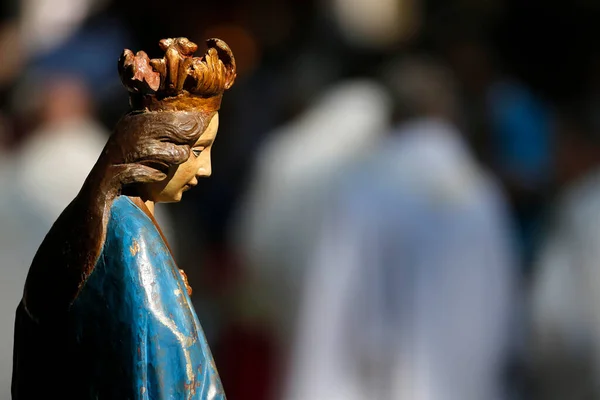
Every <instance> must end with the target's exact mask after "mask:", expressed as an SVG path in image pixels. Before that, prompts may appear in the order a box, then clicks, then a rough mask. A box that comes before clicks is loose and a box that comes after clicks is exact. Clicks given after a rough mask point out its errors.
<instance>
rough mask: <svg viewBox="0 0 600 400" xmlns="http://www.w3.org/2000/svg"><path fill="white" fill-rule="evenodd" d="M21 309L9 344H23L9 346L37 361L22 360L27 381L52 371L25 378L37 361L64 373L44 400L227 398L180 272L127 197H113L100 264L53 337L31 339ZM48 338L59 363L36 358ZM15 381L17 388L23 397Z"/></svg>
mask: <svg viewBox="0 0 600 400" xmlns="http://www.w3.org/2000/svg"><path fill="white" fill-rule="evenodd" d="M20 308H21V310H20V311H19V312H18V316H17V324H18V328H19V329H18V330H20V332H21V335H19V336H18V337H16V340H17V341H23V342H25V343H23V344H20V343H16V344H15V345H16V346H21V345H27V346H29V345H31V344H32V343H35V344H37V346H38V347H39V350H37V352H38V354H40V357H39V358H40V360H32V359H31V358H30V359H29V360H28V361H27V363H28V366H27V372H28V373H33V374H35V375H38V374H46V375H52V374H53V371H52V368H53V367H52V366H51V367H50V369H48V368H46V369H45V371H44V368H43V367H38V371H32V369H31V368H30V365H34V364H39V363H40V361H41V363H47V362H48V361H50V363H51V364H56V363H60V364H62V365H66V367H64V368H65V369H66V370H63V371H62V372H61V374H60V375H59V374H55V375H56V377H55V378H53V379H52V382H54V383H51V384H53V385H55V388H54V389H53V390H51V391H50V392H46V393H47V395H51V394H54V395H58V396H59V397H60V396H61V395H62V396H63V398H65V397H64V396H66V397H68V398H78V399H82V400H84V399H107V400H108V399H111V400H118V399H140V400H142V399H148V400H167V399H169V400H170V399H173V400H204V399H215V400H222V399H225V394H224V392H223V388H222V385H221V382H220V379H219V376H218V373H217V370H216V368H215V364H214V361H213V358H212V355H211V353H210V350H209V347H208V344H207V342H206V338H205V336H204V333H203V331H202V328H201V326H200V322H199V321H198V318H197V316H196V314H195V312H194V309H193V306H192V302H191V300H190V298H189V296H188V294H187V290H186V286H185V283H184V281H183V279H182V276H181V274H180V273H179V269H178V268H177V266H176V264H175V262H174V260H173V258H172V256H171V253H170V251H169V249H168V247H167V245H166V243H165V242H164V240H163V239H162V236H161V234H160V233H159V231H158V230H157V228H156V226H155V225H154V223H153V222H152V220H151V219H150V218H149V217H148V216H147V215H146V214H145V213H144V212H143V211H142V210H141V209H140V208H138V207H137V206H136V205H135V204H134V203H133V202H132V201H131V200H130V199H129V198H128V197H125V196H121V197H118V198H117V199H116V200H115V201H114V203H113V205H112V208H111V213H110V219H109V222H108V225H107V234H106V240H105V243H104V246H103V249H102V252H101V254H100V257H99V258H98V261H97V263H96V266H95V269H94V270H93V272H92V273H91V274H90V276H89V277H88V279H87V281H86V282H85V284H84V285H83V287H82V289H81V291H80V292H79V294H78V296H77V298H76V299H75V301H74V303H73V304H72V306H71V308H70V310H69V313H68V314H69V315H68V316H67V318H66V320H65V321H64V325H62V326H63V327H64V328H61V329H60V331H61V332H60V334H57V333H56V332H55V330H54V331H53V332H52V333H51V334H49V333H48V332H46V333H44V332H43V329H42V330H37V329H36V327H35V323H33V322H32V321H27V320H24V319H26V316H25V315H24V314H25V313H24V312H23V310H22V306H21V307H20ZM48 337H55V338H57V340H58V342H59V343H56V346H57V347H59V351H55V352H54V353H52V354H53V355H52V356H51V357H52V358H54V357H56V358H58V360H44V358H46V357H43V356H42V355H41V354H47V353H48V351H49V350H48V348H49V347H48V346H52V343H47V341H48V339H47V338H48ZM41 343H45V344H44V345H41ZM35 344H34V345H35ZM28 350H29V349H28ZM30 353H31V354H35V352H34V351H31V352H30ZM21 378H23V377H21ZM26 380H27V381H29V379H26ZM57 380H59V381H62V383H56V381H57ZM22 381H23V379H17V382H19V383H18V385H21V386H22V387H21V388H20V389H21V390H20V391H21V393H24V392H26V391H27V388H25V387H24V386H26V384H25V385H24V384H23V383H22ZM32 382H33V381H29V384H31V383H32ZM24 398H29V396H25V397H24Z"/></svg>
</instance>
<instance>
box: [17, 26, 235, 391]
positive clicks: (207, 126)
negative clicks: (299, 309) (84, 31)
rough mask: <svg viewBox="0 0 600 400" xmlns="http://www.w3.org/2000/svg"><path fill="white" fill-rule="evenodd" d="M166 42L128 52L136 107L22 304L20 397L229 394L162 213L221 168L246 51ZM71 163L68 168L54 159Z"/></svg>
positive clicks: (45, 246) (34, 272)
mask: <svg viewBox="0 0 600 400" xmlns="http://www.w3.org/2000/svg"><path fill="white" fill-rule="evenodd" d="M207 45H208V51H207V52H206V54H205V55H204V56H203V57H193V54H194V52H195V51H196V50H197V47H198V46H196V45H195V44H194V43H192V42H190V41H189V40H187V39H185V38H176V39H163V40H161V41H160V47H161V48H162V50H163V51H164V52H165V55H164V57H163V58H161V59H149V57H148V56H147V55H146V53H144V52H143V51H140V52H138V53H137V54H134V53H133V52H131V51H130V50H125V51H124V53H123V55H122V56H121V58H120V59H119V64H118V65H119V74H120V76H121V80H122V82H123V84H124V85H125V87H126V88H127V89H128V91H129V94H130V104H131V111H130V112H129V113H128V114H127V115H125V116H124V117H123V118H122V119H121V120H120V121H119V122H118V124H117V126H116V128H115V130H114V132H113V134H112V135H111V137H110V138H109V140H108V143H107V144H106V146H105V148H104V150H103V152H102V154H101V155H100V157H99V159H98V161H97V163H96V164H95V166H94V168H93V169H92V171H91V172H90V174H89V176H88V177H87V179H86V181H85V183H84V184H83V187H82V188H81V191H80V192H79V194H78V195H77V196H76V197H75V199H74V200H73V201H72V202H71V203H70V204H69V206H68V207H67V208H66V209H65V210H64V211H63V213H62V214H61V215H60V217H59V218H58V219H57V221H56V222H55V223H54V225H53V226H52V228H51V229H50V231H49V232H48V234H47V236H46V237H45V239H44V241H43V242H42V244H41V245H40V247H39V249H38V251H37V253H36V255H35V257H34V259H33V262H32V264H31V267H30V270H29V274H28V276H27V280H26V283H25V290H24V293H23V298H22V300H21V302H20V304H19V306H18V308H17V316H16V325H15V347H14V361H13V382H12V396H13V399H14V400H23V399H27V400H29V399H45V398H58V399H77V400H85V399H107V400H109V399H110V400H119V399H156V400H158V399H165V400H166V399H174V400H175V399H176V400H179V399H181V400H191V399H196V400H200V399H217V400H218V399H225V394H224V391H223V388H222V386H221V382H220V379H219V376H218V374H217V370H216V368H215V364H214V362H213V358H212V356H211V353H210V350H209V347H208V345H207V342H206V338H205V336H204V334H203V332H202V328H201V326H200V323H199V321H198V318H197V316H196V313H195V312H194V309H193V307H192V303H191V301H190V289H189V287H188V285H187V279H186V278H185V274H183V273H182V271H180V270H179V269H178V268H177V265H176V263H175V261H174V260H173V257H172V254H171V252H170V250H169V246H168V244H167V242H166V240H165V238H164V237H163V235H162V233H161V230H160V228H159V227H158V225H157V223H156V221H155V219H154V217H153V213H154V204H155V203H156V202H174V201H179V200H180V199H181V196H182V193H183V192H184V191H185V190H187V189H189V188H191V187H193V186H195V185H196V184H197V182H198V181H197V179H198V178H200V177H207V176H209V175H210V173H211V166H210V152H211V148H212V145H213V142H214V140H215V135H216V133H217V127H218V110H219V106H220V103H221V97H222V94H223V92H224V91H225V90H226V89H229V88H230V87H231V85H232V84H233V81H234V80H235V76H236V68H235V60H234V57H233V54H232V52H231V50H230V49H229V47H228V46H227V45H226V44H225V43H224V42H222V41H221V40H218V39H211V40H208V42H207ZM56 167H57V168H60V166H59V165H57V166H56Z"/></svg>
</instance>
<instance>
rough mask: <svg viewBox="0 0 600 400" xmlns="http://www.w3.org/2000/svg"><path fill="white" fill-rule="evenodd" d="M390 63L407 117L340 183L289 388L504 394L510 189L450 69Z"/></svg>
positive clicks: (384, 397) (322, 392)
mask: <svg viewBox="0 0 600 400" xmlns="http://www.w3.org/2000/svg"><path fill="white" fill-rule="evenodd" d="M391 71H393V72H392V73H391V75H390V76H389V85H388V87H389V88H390V89H391V90H392V91H393V94H394V96H395V104H396V117H397V121H398V124H397V126H396V127H395V128H394V129H393V130H392V131H391V132H390V134H389V135H388V136H387V137H385V138H383V139H382V140H381V141H380V142H379V145H378V146H377V148H376V149H374V150H373V151H370V152H366V154H364V157H363V159H362V160H360V161H358V162H355V163H352V164H348V165H347V166H346V168H345V169H344V173H343V174H341V175H340V176H339V178H338V179H337V182H336V184H335V185H330V186H331V188H330V191H329V196H328V198H329V199H330V201H329V202H328V205H327V207H326V211H325V212H323V213H322V215H323V218H322V224H321V228H320V231H319V232H318V234H317V237H318V240H317V243H316V246H314V247H313V249H312V251H311V254H310V257H306V260H307V264H306V266H305V270H306V272H305V276H304V279H303V282H302V285H301V288H302V293H301V296H302V297H301V299H302V300H301V311H300V317H299V318H298V320H297V321H296V324H295V327H296V329H297V336H296V341H295V343H294V353H293V357H292V358H291V363H290V367H289V374H288V376H287V377H286V378H287V379H286V389H285V391H284V394H283V397H282V398H283V399H284V400H310V399H328V400H359V399H361V400H362V399H378V400H388V399H389V400H392V399H394V400H482V399H486V400H499V399H505V398H507V397H506V396H505V393H504V389H505V388H504V381H503V377H504V367H505V362H506V361H508V355H509V352H510V347H511V341H512V339H513V338H512V337H511V335H512V334H513V333H514V332H511V329H512V328H513V325H512V324H513V311H514V304H513V303H512V302H513V299H514V297H515V294H516V286H515V275H516V273H517V271H518V266H517V264H516V260H515V253H514V249H513V245H512V240H511V237H510V231H509V225H510V224H509V216H508V215H507V211H506V204H505V200H504V196H503V194H502V193H501V191H500V190H499V188H498V186H497V185H496V183H495V182H494V180H493V179H492V178H491V177H490V176H488V175H487V174H486V173H485V172H484V171H483V170H482V169H481V168H480V167H479V166H478V164H477V163H476V162H475V160H474V159H473V158H472V157H471V154H470V152H469V149H468V148H467V147H466V145H465V143H464V141H463V139H462V137H461V133H460V132H459V131H458V130H457V128H456V127H455V126H454V125H453V124H452V122H451V121H452V119H451V116H453V114H454V109H453V107H454V104H455V100H454V88H453V87H452V85H451V83H452V79H451V77H450V76H449V74H448V73H447V72H446V71H445V70H444V69H443V68H441V67H439V66H438V65H437V64H435V63H433V62H432V61H429V60H427V59H408V60H404V61H402V62H401V63H400V64H397V65H394V67H393V68H391ZM288 228H289V229H290V230H293V228H294V227H293V226H290V227H288Z"/></svg>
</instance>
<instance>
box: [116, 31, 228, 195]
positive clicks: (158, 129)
mask: <svg viewBox="0 0 600 400" xmlns="http://www.w3.org/2000/svg"><path fill="white" fill-rule="evenodd" d="M159 45H160V47H161V49H162V50H164V51H165V55H164V57H163V58H160V59H150V58H149V57H148V55H147V54H146V53H145V52H143V51H139V52H137V53H136V54H134V53H133V52H132V51H130V50H125V51H124V52H123V54H122V56H121V57H120V59H119V75H120V76H121V81H122V83H123V85H124V86H125V87H126V88H127V90H128V91H129V100H130V106H131V111H130V112H129V113H128V114H127V115H125V116H124V117H123V118H122V119H121V121H119V123H118V124H117V128H116V129H117V131H121V132H123V133H125V134H124V135H122V136H126V132H135V133H136V134H135V135H132V137H135V138H136V139H135V140H137V141H138V142H139V143H138V144H137V145H136V146H135V148H136V151H135V152H134V153H136V154H131V155H123V159H124V161H126V162H135V163H141V164H143V165H145V166H151V167H153V168H155V169H157V170H159V171H161V172H162V173H164V174H165V176H166V178H165V179H163V180H161V181H159V182H153V183H145V184H141V185H138V189H137V191H138V192H139V193H138V194H139V195H140V196H142V197H144V198H145V199H147V200H152V201H154V202H173V201H179V200H180V199H181V196H182V193H183V192H184V191H185V190H187V189H190V188H191V187H193V186H195V185H196V184H197V182H198V178H201V177H207V176H210V174H211V160H210V152H211V148H212V145H213V143H214V140H215V137H216V134H217V130H218V126H219V115H218V112H219V107H220V105H221V98H222V96H223V92H224V91H225V90H227V89H229V88H230V87H231V86H232V85H233V82H234V80H235V77H236V65H235V59H234V57H233V53H232V52H231V50H230V49H229V47H228V46H227V44H225V42H223V41H221V40H219V39H210V40H208V41H207V47H208V50H207V52H206V54H205V55H204V56H203V57H193V54H194V52H195V51H196V50H197V49H198V46H197V45H196V44H195V43H192V42H190V41H189V40H188V39H186V38H175V39H163V40H161V41H160V43H159ZM144 138H148V140H144ZM157 139H158V140H157Z"/></svg>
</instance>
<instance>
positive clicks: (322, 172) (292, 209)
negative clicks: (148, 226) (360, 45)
mask: <svg viewBox="0 0 600 400" xmlns="http://www.w3.org/2000/svg"><path fill="white" fill-rule="evenodd" d="M322 91H323V92H322V93H321V94H320V95H319V96H318V97H317V98H316V100H314V101H313V102H312V103H309V105H308V107H307V108H306V109H305V110H304V111H303V112H301V113H299V114H298V115H297V116H296V118H295V119H293V120H291V121H290V122H289V123H287V124H285V125H283V126H281V127H279V128H277V129H276V130H275V131H273V132H271V133H270V134H269V135H268V138H269V139H267V141H266V142H265V143H264V145H263V147H261V148H260V150H259V152H258V154H257V155H256V160H257V165H256V166H255V170H254V173H253V175H252V177H251V180H250V183H249V186H248V190H247V192H246V194H245V197H244V199H243V200H242V202H241V204H240V206H239V208H238V210H237V216H236V218H235V220H234V224H233V225H232V231H233V233H232V235H233V243H234V246H235V250H236V251H237V252H239V257H240V259H241V260H243V262H244V268H245V276H246V277H247V280H248V282H249V283H248V285H247V286H246V287H245V289H244V292H245V296H244V297H243V299H245V300H244V301H243V302H244V304H245V307H244V309H243V310H242V311H241V313H242V314H243V315H245V318H246V319H248V318H249V319H250V320H252V322H253V323H262V324H265V325H266V328H267V329H268V330H269V332H270V333H272V334H273V335H274V340H275V349H276V350H275V351H276V356H275V358H276V360H275V361H274V363H275V367H274V371H277V373H276V376H275V377H274V378H273V379H274V380H275V381H277V380H278V379H279V377H280V372H279V371H280V370H281V365H282V364H283V363H284V359H285V358H287V356H288V352H289V347H290V344H291V341H292V337H293V327H294V321H295V320H296V318H297V309H298V306H299V301H300V293H301V292H302V291H303V290H304V289H303V288H302V282H303V281H304V274H305V272H306V271H305V267H306V265H307V263H308V260H307V258H306V257H307V255H308V254H309V253H310V249H311V248H313V246H314V243H313V239H314V237H315V236H314V235H315V233H317V231H318V230H317V229H318V226H319V221H320V219H321V218H322V208H323V205H324V203H325V201H326V196H327V194H328V186H329V183H330V181H331V180H332V179H333V177H334V176H335V175H336V174H338V173H339V171H340V169H343V168H344V165H345V164H347V163H348V162H349V160H353V159H356V158H357V157H361V154H362V153H364V152H365V151H367V149H369V148H370V147H371V146H372V145H373V143H376V142H377V138H378V137H379V136H380V135H381V134H382V133H383V132H385V131H386V130H387V129H388V126H389V120H390V114H391V101H390V99H389V96H388V94H387V92H386V91H385V89H384V88H383V87H381V86H380V84H378V83H377V82H375V81H373V80H370V79H367V78H350V79H346V80H342V81H340V82H338V83H336V84H333V85H331V86H327V87H326V88H325V89H323V90H322ZM246 300H251V301H246ZM274 371H272V372H274Z"/></svg>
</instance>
